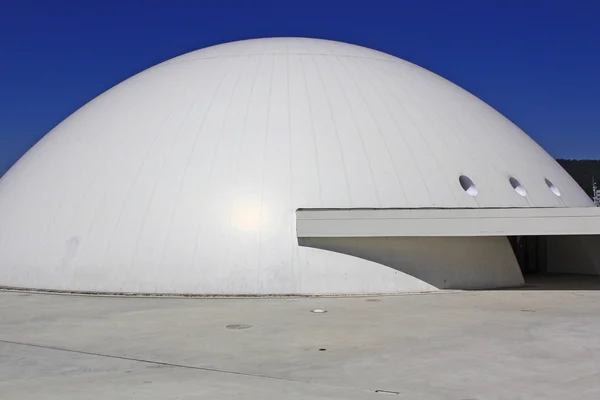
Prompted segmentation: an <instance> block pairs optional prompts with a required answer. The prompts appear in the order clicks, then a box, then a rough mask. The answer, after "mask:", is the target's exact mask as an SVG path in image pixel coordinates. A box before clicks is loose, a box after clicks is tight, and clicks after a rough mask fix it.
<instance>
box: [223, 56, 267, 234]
mask: <svg viewBox="0 0 600 400" xmlns="http://www.w3.org/2000/svg"><path fill="white" fill-rule="evenodd" d="M262 59H263V55H262V54H261V55H259V56H258V62H257V63H256V68H255V70H254V76H253V78H252V85H251V86H250V94H249V96H248V102H247V104H246V113H245V115H244V121H243V123H242V135H241V137H240V145H239V149H238V154H237V157H236V163H235V175H234V176H235V178H234V179H235V182H236V186H237V183H238V182H239V180H240V179H239V173H240V159H241V153H242V146H243V144H244V139H245V138H246V133H247V128H246V124H247V122H248V115H249V114H250V104H252V96H253V95H254V88H255V86H256V77H257V75H258V70H259V69H260V64H261V62H262ZM232 203H233V202H232ZM227 223H228V226H229V227H231V226H232V223H233V204H230V205H229V218H228V222H227Z"/></svg>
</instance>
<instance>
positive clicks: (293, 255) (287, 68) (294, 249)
mask: <svg viewBox="0 0 600 400" xmlns="http://www.w3.org/2000/svg"><path fill="white" fill-rule="evenodd" d="M289 64H290V60H289V55H288V45H287V43H286V44H285V85H286V98H287V111H288V163H289V171H288V180H289V182H288V183H289V185H290V187H289V191H290V205H291V206H292V209H291V210H289V211H288V212H291V213H293V216H292V218H291V221H292V223H291V224H290V230H291V232H290V234H291V235H290V238H295V237H296V236H297V234H296V229H297V228H296V215H295V214H296V210H295V204H296V202H295V200H294V184H293V182H292V167H293V165H294V163H293V160H292V149H293V147H292V107H291V101H290V97H291V95H290V65H289ZM290 247H291V251H290V268H291V274H292V277H293V282H294V284H295V285H296V287H295V288H294V290H295V291H299V286H298V276H297V269H296V259H297V255H298V248H297V246H296V244H295V243H293V239H292V243H291V244H290Z"/></svg>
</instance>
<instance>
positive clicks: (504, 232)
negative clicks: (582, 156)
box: [296, 207, 600, 237]
mask: <svg viewBox="0 0 600 400" xmlns="http://www.w3.org/2000/svg"><path fill="white" fill-rule="evenodd" d="M296 231H297V236H298V237H392V236H404V237H407V236H442V237H444V236H513V235H597V234H600V208H598V207H581V208H473V209H422V208H421V209H391V208H385V209H384V208H381V209H299V210H297V211H296Z"/></svg>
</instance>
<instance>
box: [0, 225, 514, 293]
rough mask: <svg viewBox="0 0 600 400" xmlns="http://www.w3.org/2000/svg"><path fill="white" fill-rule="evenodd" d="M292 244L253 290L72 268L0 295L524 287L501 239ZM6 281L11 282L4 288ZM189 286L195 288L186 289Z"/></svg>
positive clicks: (199, 277) (23, 281)
mask: <svg viewBox="0 0 600 400" xmlns="http://www.w3.org/2000/svg"><path fill="white" fill-rule="evenodd" d="M299 245H300V246H299V247H298V248H297V251H298V253H297V256H298V259H297V261H296V264H295V265H294V266H293V268H289V267H290V266H289V265H284V266H282V267H280V269H279V270H277V271H275V270H268V269H264V270H260V271H258V273H261V274H263V275H267V273H271V274H280V275H279V276H273V275H271V276H269V277H265V279H264V280H263V281H262V282H259V284H260V286H259V287H255V286H252V284H254V285H257V284H256V282H252V281H249V280H247V279H246V280H244V279H243V278H242V277H238V279H237V280H236V279H234V278H235V277H233V278H232V276H231V274H230V275H229V276H227V277H224V278H222V279H221V280H220V281H219V280H216V279H215V278H214V277H213V276H211V275H209V274H210V273H214V269H207V270H205V271H203V274H202V273H198V272H199V271H194V272H195V273H194V274H192V275H193V276H190V275H187V276H182V271H179V270H176V269H172V270H170V271H162V273H164V274H165V275H163V276H161V277H157V278H154V279H152V278H149V277H148V275H146V276H138V279H135V277H134V276H132V277H131V279H129V280H128V281H126V282H125V284H124V283H123V281H121V283H118V282H117V281H116V280H115V279H111V276H110V274H105V275H104V278H103V277H102V273H101V272H102V271H101V270H94V271H88V273H91V272H93V273H94V276H95V279H94V280H90V279H85V277H86V275H81V273H82V272H83V271H82V270H81V269H85V268H84V267H80V269H79V271H78V272H79V273H80V275H72V276H67V275H63V276H62V278H61V277H60V275H57V274H53V275H52V274H48V271H47V270H44V269H40V271H42V272H41V273H40V274H39V275H38V276H32V274H31V272H32V271H33V270H30V271H29V272H30V273H29V274H22V275H20V276H15V275H13V276H10V275H9V276H6V277H4V279H0V285H1V286H0V289H4V290H22V291H35V292H46V293H60V294H74V295H75V294H79V295H98V296H138V297H139V296H153V297H154V296H159V297H169V296H173V297H271V296H277V297H292V296H369V295H395V294H402V293H422V292H434V291H437V290H440V289H444V290H455V289H456V290H460V289H495V288H504V287H517V286H521V285H523V284H524V280H523V275H522V274H521V270H520V268H519V265H518V263H517V260H516V258H515V256H514V253H513V251H512V248H511V246H510V244H509V242H508V240H507V238H506V237H448V238H441V237H419V238H417V237H405V238H401V237H399V238H303V239H300V240H299ZM292 269H293V270H294V271H293V273H292V272H290V270H292ZM21 271H23V270H21ZM217 271H218V269H217ZM168 272H170V273H171V274H173V275H172V276H171V278H172V279H171V280H170V281H169V280H166V279H165V278H168V277H169V276H168V275H167V274H168ZM189 272H190V271H188V273H189ZM254 273H257V271H254ZM284 275H285V277H286V279H285V280H284V279H282V278H281V277H282V276H284ZM11 277H12V278H13V279H16V278H19V279H18V281H17V280H13V281H12V282H10V279H8V278H11ZM0 278H1V277H0ZM267 278H268V279H267ZM276 278H279V279H276ZM28 281H33V282H35V284H28ZM194 281H195V282H197V284H196V285H195V286H192V285H191V284H189V283H188V282H194ZM203 281H211V285H210V286H209V285H208V284H204V285H203ZM186 283H188V284H187V285H186ZM243 288H246V289H245V290H244V289H243ZM215 289H216V290H215ZM248 289H250V290H248Z"/></svg>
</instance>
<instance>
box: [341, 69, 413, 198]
mask: <svg viewBox="0 0 600 400" xmlns="http://www.w3.org/2000/svg"><path fill="white" fill-rule="evenodd" d="M349 60H352V59H349ZM340 64H341V65H342V67H343V68H344V69H345V70H346V72H347V73H348V76H349V77H350V79H351V80H352V82H354V86H356V88H357V89H358V92H359V93H360V94H361V98H362V101H363V103H364V104H365V106H366V107H367V110H369V114H370V116H371V119H372V120H373V123H374V124H375V126H376V127H377V132H378V133H379V137H380V138H381V141H382V142H383V146H384V147H385V153H386V154H387V157H388V159H389V160H390V164H391V166H392V170H393V171H394V176H395V177H396V181H397V182H398V186H399V189H400V191H401V193H402V197H403V198H404V203H405V204H406V205H407V206H408V204H409V202H408V198H407V197H406V189H405V187H404V185H403V184H402V179H400V174H399V173H398V170H397V169H396V165H395V163H394V158H393V157H392V154H391V152H390V147H389V144H388V141H387V140H386V139H385V135H384V134H383V130H382V129H381V126H380V125H379V123H378V122H377V118H376V117H375V114H374V113H373V109H372V108H371V106H370V105H369V102H368V101H367V100H366V98H365V96H364V92H363V90H362V89H361V88H360V85H359V84H358V82H357V81H356V79H355V78H354V76H353V75H352V73H351V72H350V71H349V70H348V67H347V66H346V65H345V64H344V63H343V62H341V60H340Z"/></svg>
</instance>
